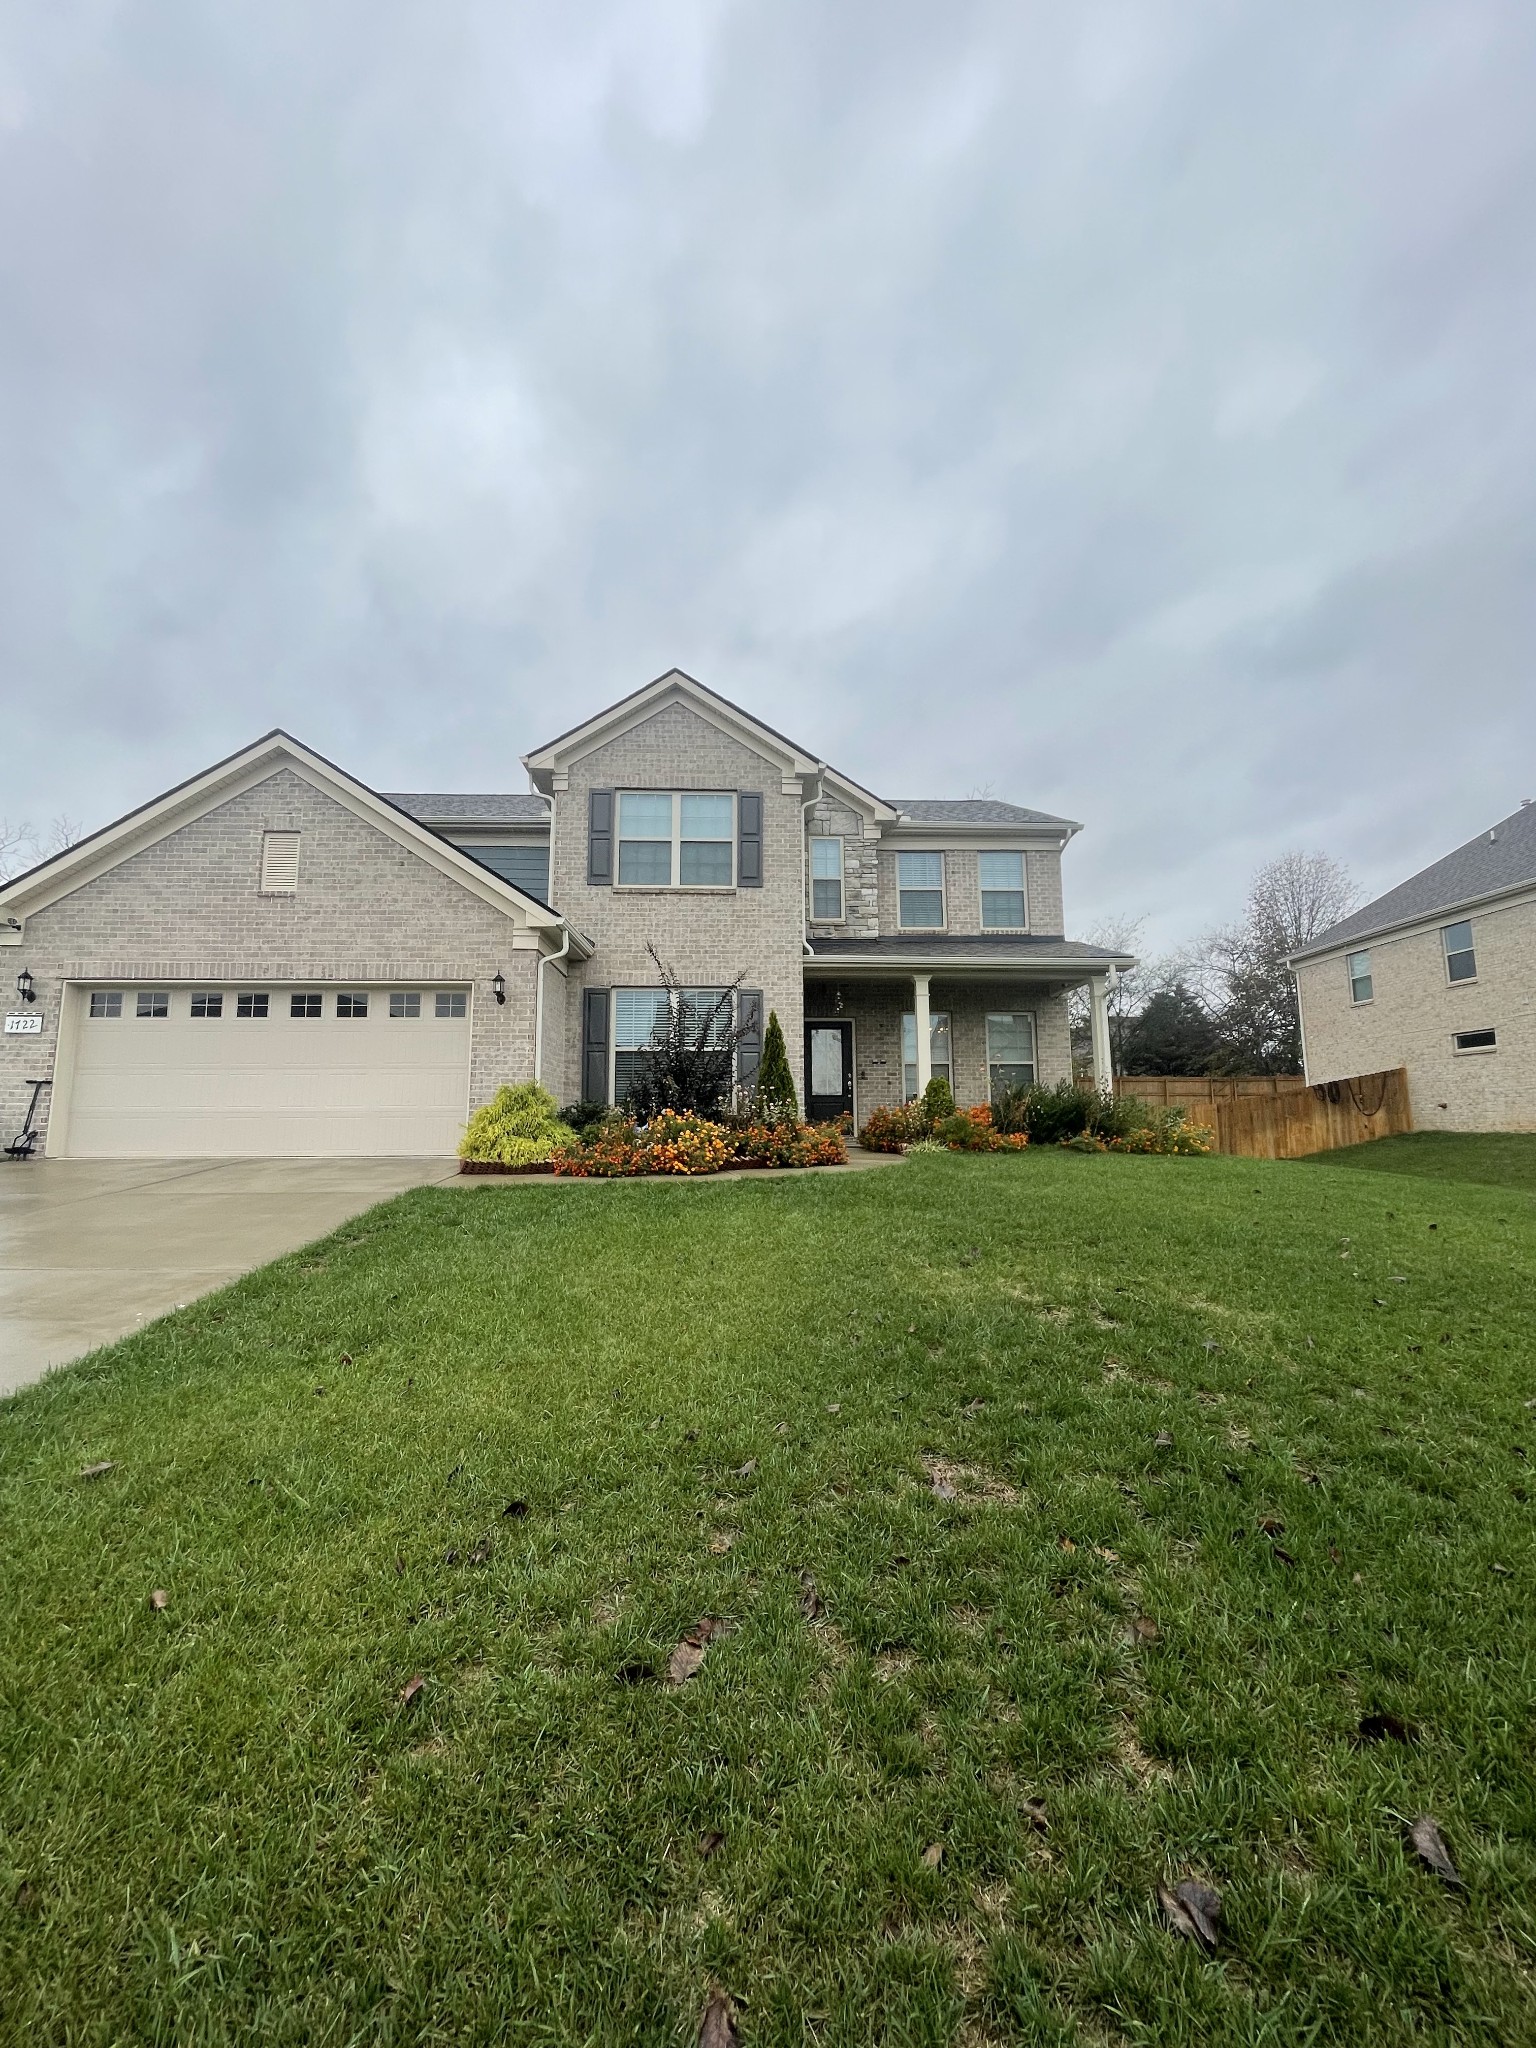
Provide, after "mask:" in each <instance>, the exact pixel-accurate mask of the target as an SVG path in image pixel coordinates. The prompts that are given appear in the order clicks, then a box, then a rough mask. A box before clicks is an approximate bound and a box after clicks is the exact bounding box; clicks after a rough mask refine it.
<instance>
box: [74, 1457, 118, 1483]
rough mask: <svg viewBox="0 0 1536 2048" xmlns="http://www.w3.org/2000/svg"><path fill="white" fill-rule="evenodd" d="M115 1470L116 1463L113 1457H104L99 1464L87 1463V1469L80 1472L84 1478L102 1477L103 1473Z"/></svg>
mask: <svg viewBox="0 0 1536 2048" xmlns="http://www.w3.org/2000/svg"><path fill="white" fill-rule="evenodd" d="M115 1470H116V1465H115V1463H114V1461H113V1460H112V1459H111V1458H103V1459H102V1461H101V1463H100V1464H99V1465H87V1466H86V1468H85V1470H84V1471H83V1472H82V1473H81V1474H80V1477H81V1478H82V1479H100V1478H101V1477H102V1475H103V1473H106V1472H112V1471H115Z"/></svg>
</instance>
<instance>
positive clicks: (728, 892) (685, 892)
mask: <svg viewBox="0 0 1536 2048" xmlns="http://www.w3.org/2000/svg"><path fill="white" fill-rule="evenodd" d="M590 886H591V887H592V888H595V889H596V888H601V887H603V884H602V883H601V882H594V883H592V884H590ZM607 886H608V888H609V889H610V891H611V892H612V893H613V894H614V895H615V896H734V895H735V894H736V893H737V890H736V884H735V883H734V882H610V883H609V884H608V885H607Z"/></svg>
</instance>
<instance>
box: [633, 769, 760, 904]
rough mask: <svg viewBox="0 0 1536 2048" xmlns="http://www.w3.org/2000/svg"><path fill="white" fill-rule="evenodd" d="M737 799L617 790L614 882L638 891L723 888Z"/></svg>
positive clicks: (731, 856) (731, 876)
mask: <svg viewBox="0 0 1536 2048" xmlns="http://www.w3.org/2000/svg"><path fill="white" fill-rule="evenodd" d="M735 849H736V799H735V797H734V796H732V795H731V794H730V793H729V792H728V791H725V792H720V793H716V792H714V791H702V790H698V791H695V790H683V791H679V792H676V793H673V794H667V793H664V792H661V791H658V790H651V789H626V790H621V791H620V793H619V882H620V885H621V886H625V887H629V888H640V889H728V888H729V887H730V886H731V884H732V882H733V881H734V880H735V878H736V876H735V867H736V852H735Z"/></svg>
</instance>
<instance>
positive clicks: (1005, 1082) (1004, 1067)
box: [987, 1010, 1035, 1102]
mask: <svg viewBox="0 0 1536 2048" xmlns="http://www.w3.org/2000/svg"><path fill="white" fill-rule="evenodd" d="M1034 1085H1035V1020H1034V1018H1033V1017H1032V1016H1030V1015H1029V1014H1028V1012H1027V1011H1017V1010H1013V1011H996V1012H989V1013H988V1016H987V1086H988V1089H989V1090H990V1092H991V1096H992V1100H993V1101H994V1102H995V1101H996V1100H997V1098H998V1096H999V1095H1001V1094H1002V1093H1003V1092H1004V1090H1005V1089H1008V1088H1033V1087H1034Z"/></svg>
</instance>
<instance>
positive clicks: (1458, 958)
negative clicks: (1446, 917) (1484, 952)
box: [1440, 917, 1477, 981]
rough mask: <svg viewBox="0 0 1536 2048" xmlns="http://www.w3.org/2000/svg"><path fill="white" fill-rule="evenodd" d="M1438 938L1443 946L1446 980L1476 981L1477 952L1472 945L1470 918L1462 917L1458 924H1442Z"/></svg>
mask: <svg viewBox="0 0 1536 2048" xmlns="http://www.w3.org/2000/svg"><path fill="white" fill-rule="evenodd" d="M1440 939H1441V943H1442V944H1443V945H1444V947H1445V978H1446V980H1447V981H1476V979H1477V954H1476V953H1475V952H1474V951H1473V947H1472V920H1471V919H1470V918H1469V917H1464V918H1462V920H1461V922H1460V923H1459V924H1448V925H1444V926H1442V927H1441V931H1440Z"/></svg>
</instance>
